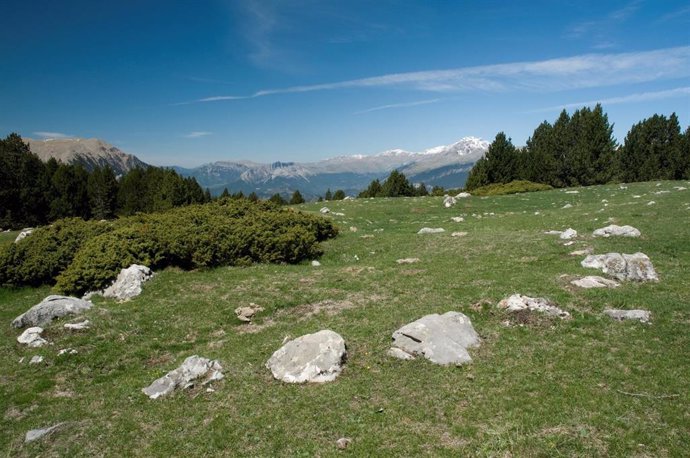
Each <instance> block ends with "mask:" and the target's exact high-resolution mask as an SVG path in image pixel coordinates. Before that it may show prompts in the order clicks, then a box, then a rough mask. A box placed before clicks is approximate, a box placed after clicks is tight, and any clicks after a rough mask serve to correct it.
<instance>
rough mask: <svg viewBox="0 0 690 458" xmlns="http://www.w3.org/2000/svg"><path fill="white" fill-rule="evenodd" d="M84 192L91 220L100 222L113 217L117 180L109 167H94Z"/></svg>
mask: <svg viewBox="0 0 690 458" xmlns="http://www.w3.org/2000/svg"><path fill="white" fill-rule="evenodd" d="M86 191H87V194H88V198H89V208H90V212H91V216H92V217H93V218H95V219H99V220H100V219H108V218H112V217H113V216H115V205H116V201H117V180H116V179H115V173H113V170H112V169H111V168H110V167H107V166H106V167H105V168H101V167H96V168H95V169H94V170H93V171H91V173H90V174H89V178H88V180H87V187H86Z"/></svg>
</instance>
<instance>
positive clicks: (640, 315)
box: [604, 309, 652, 323]
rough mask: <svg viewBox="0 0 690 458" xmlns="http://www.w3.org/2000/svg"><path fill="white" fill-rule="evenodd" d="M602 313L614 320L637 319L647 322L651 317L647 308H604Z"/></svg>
mask: <svg viewBox="0 0 690 458" xmlns="http://www.w3.org/2000/svg"><path fill="white" fill-rule="evenodd" d="M604 315H607V316H609V317H611V318H613V319H614V320H618V321H623V320H637V321H640V322H641V323H649V320H650V319H651V317H652V314H651V312H649V311H648V310H640V309H637V310H621V309H606V310H604Z"/></svg>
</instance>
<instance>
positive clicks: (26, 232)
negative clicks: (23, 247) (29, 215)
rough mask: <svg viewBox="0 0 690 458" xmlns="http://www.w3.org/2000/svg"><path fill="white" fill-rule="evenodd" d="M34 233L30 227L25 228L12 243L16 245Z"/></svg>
mask: <svg viewBox="0 0 690 458" xmlns="http://www.w3.org/2000/svg"><path fill="white" fill-rule="evenodd" d="M33 231H34V229H33V228H32V227H27V228H26V229H22V230H21V232H20V233H19V234H18V235H17V238H16V239H14V243H17V242H19V241H21V240H24V239H25V238H27V237H28V236H29V235H31V233H32V232H33Z"/></svg>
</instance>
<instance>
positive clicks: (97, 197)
mask: <svg viewBox="0 0 690 458" xmlns="http://www.w3.org/2000/svg"><path fill="white" fill-rule="evenodd" d="M210 200H211V195H210V193H209V192H208V190H206V191H204V190H203V189H202V188H201V186H199V184H198V183H197V181H196V180H195V179H194V178H183V177H181V176H180V175H178V174H177V173H176V172H175V171H174V170H170V169H161V168H156V167H148V168H145V169H139V168H138V169H134V170H131V171H130V172H128V173H127V174H125V175H123V176H122V177H121V178H120V179H119V180H118V179H117V178H116V177H115V174H114V173H113V171H112V169H110V167H97V168H96V169H94V170H93V171H91V172H89V171H87V170H86V169H84V167H83V166H82V165H80V164H63V163H60V162H58V161H56V160H55V159H50V160H49V161H47V162H43V161H41V160H40V159H39V157H38V156H36V155H35V154H33V153H32V152H31V151H30V149H29V146H28V145H27V144H26V143H24V142H23V141H22V139H21V137H20V136H19V135H17V134H10V135H9V136H7V138H5V139H4V140H3V139H0V227H2V228H15V229H16V228H22V227H27V226H38V225H42V224H46V223H49V222H51V221H55V220H57V219H60V218H67V217H80V218H83V219H91V218H93V219H108V218H113V217H114V216H116V215H132V214H135V213H137V212H154V211H160V210H167V209H169V208H172V207H178V206H181V205H187V204H191V203H203V202H208V201H210Z"/></svg>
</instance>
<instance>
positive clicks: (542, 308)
mask: <svg viewBox="0 0 690 458" xmlns="http://www.w3.org/2000/svg"><path fill="white" fill-rule="evenodd" d="M498 306H499V307H500V308H502V309H506V310H507V311H509V312H519V311H521V310H529V311H532V312H540V313H545V314H547V315H551V316H557V317H559V318H561V319H567V318H570V313H568V312H566V311H565V310H563V309H561V308H558V307H556V306H555V305H554V304H553V303H551V302H550V301H549V300H547V299H544V298H543V297H529V296H523V295H522V294H513V295H512V296H510V297H508V298H506V299H503V300H502V301H501V302H499V303H498Z"/></svg>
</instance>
